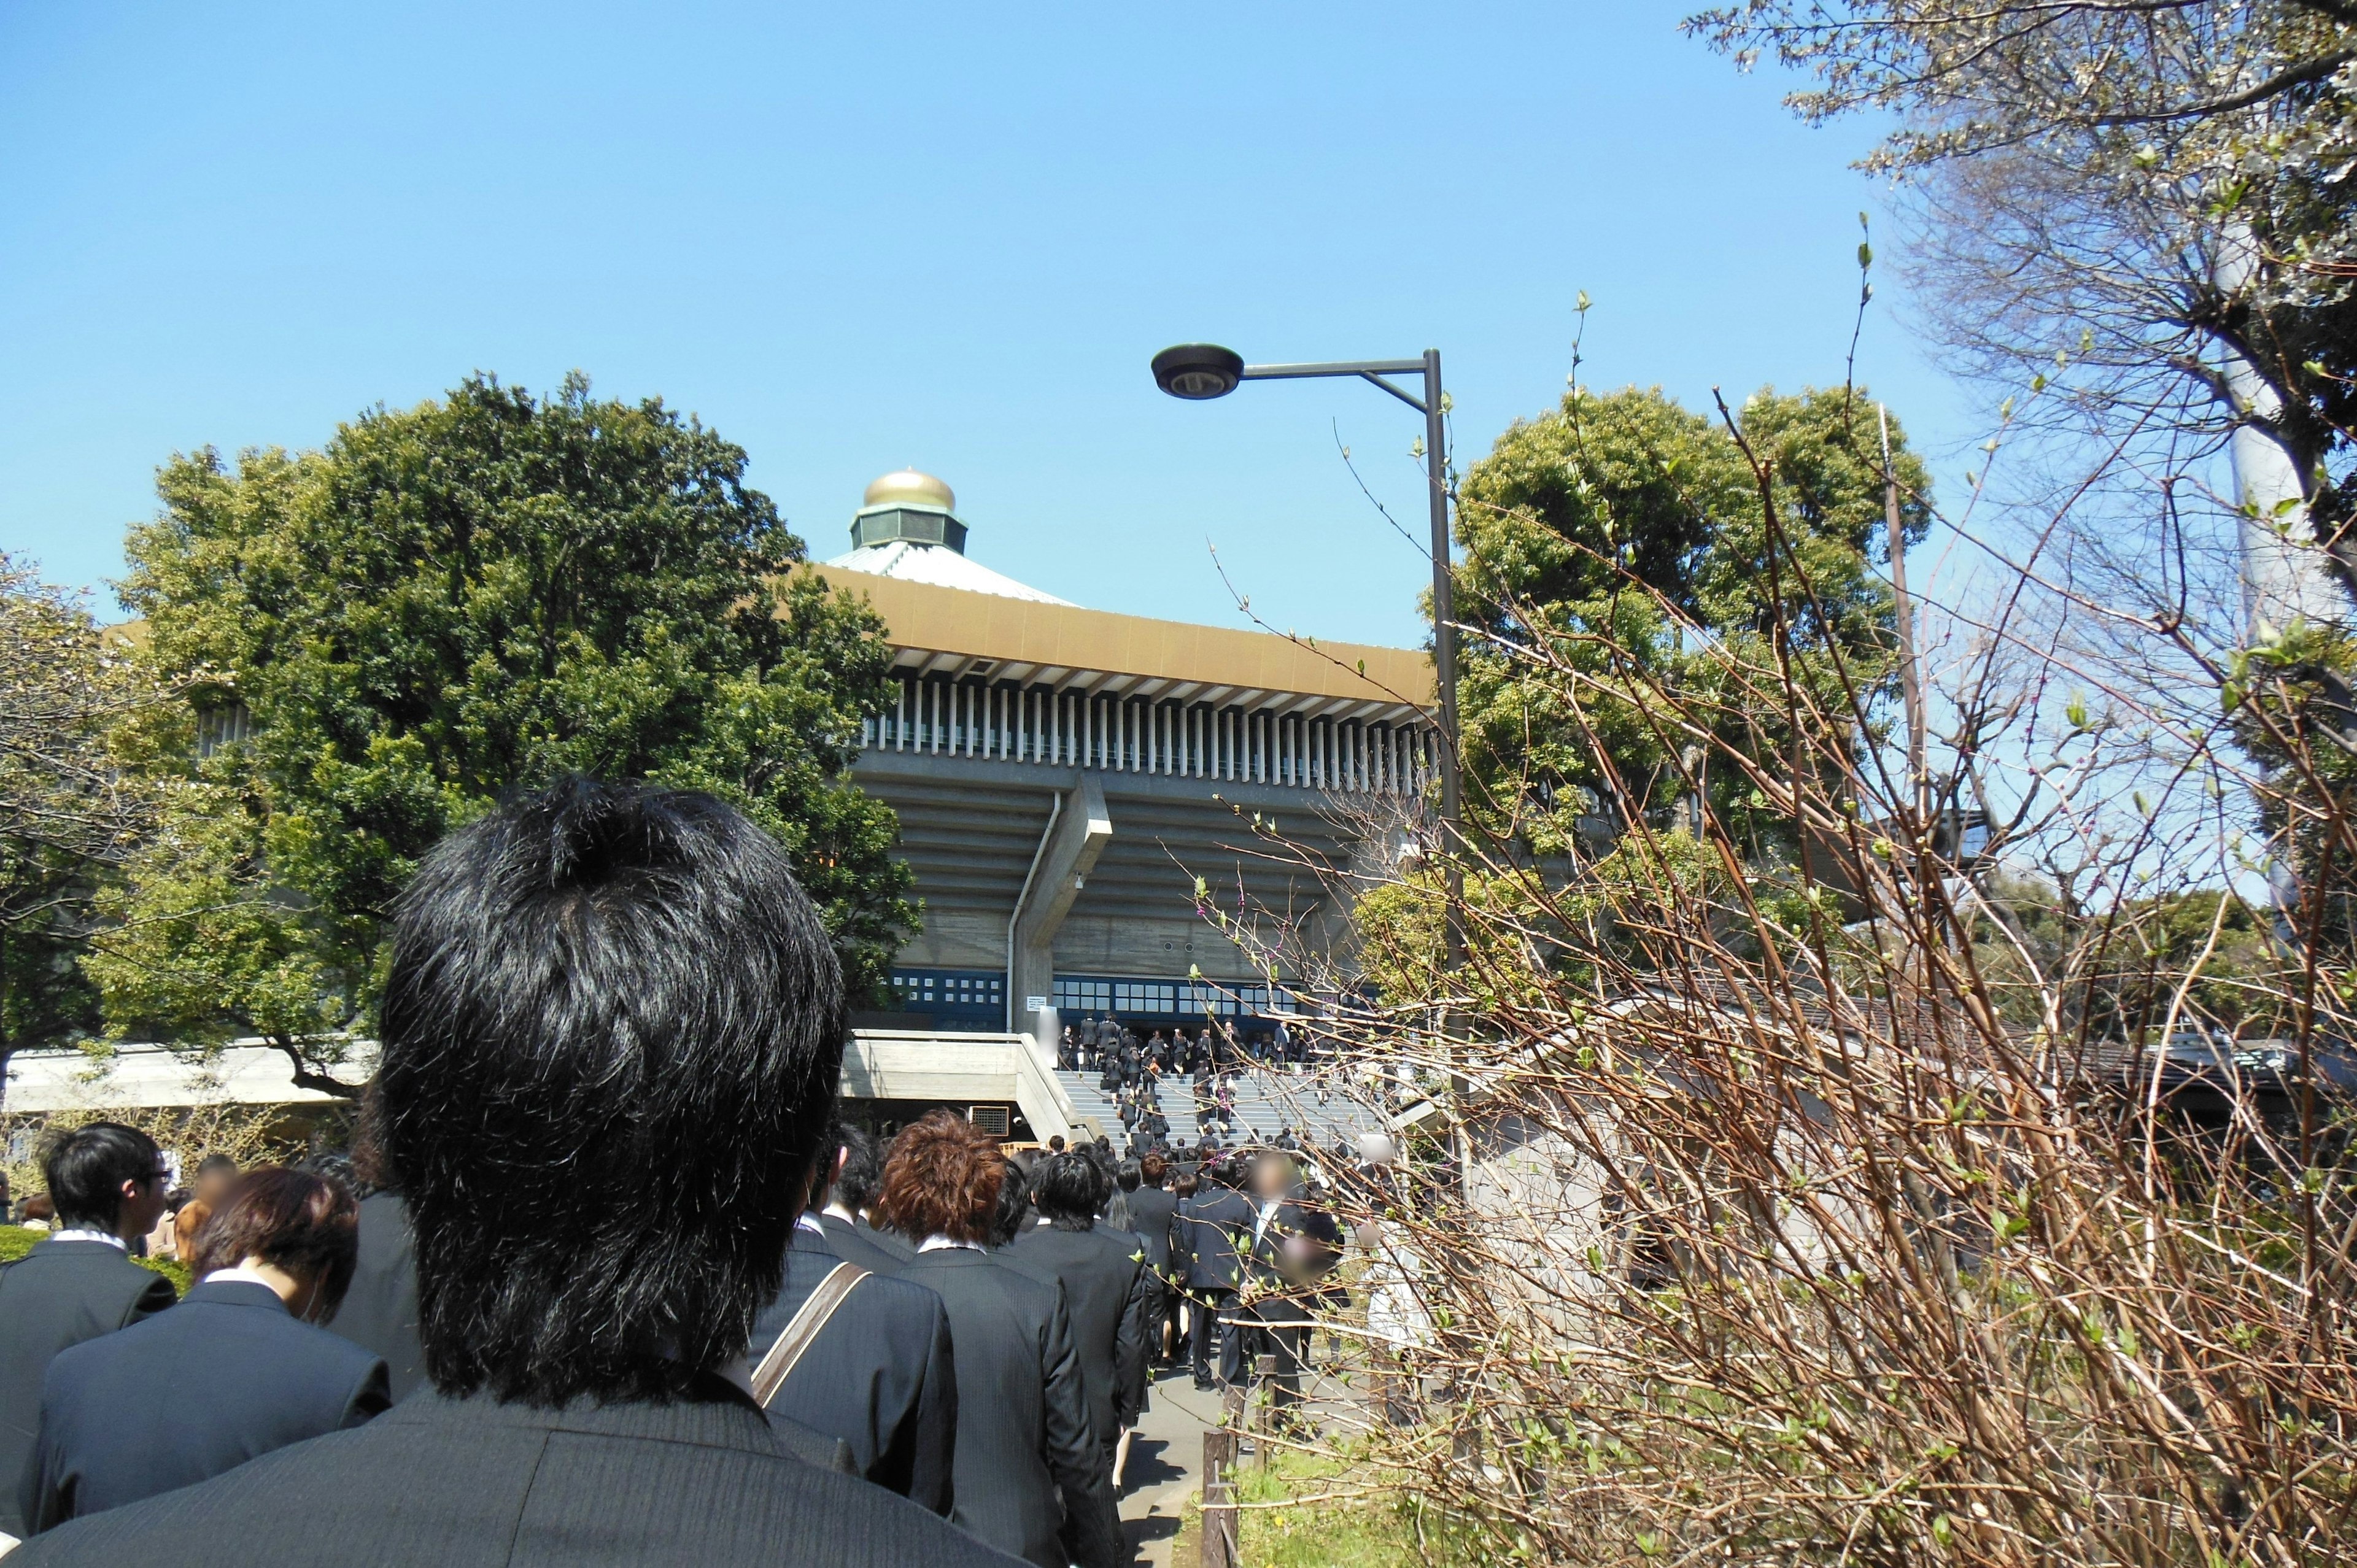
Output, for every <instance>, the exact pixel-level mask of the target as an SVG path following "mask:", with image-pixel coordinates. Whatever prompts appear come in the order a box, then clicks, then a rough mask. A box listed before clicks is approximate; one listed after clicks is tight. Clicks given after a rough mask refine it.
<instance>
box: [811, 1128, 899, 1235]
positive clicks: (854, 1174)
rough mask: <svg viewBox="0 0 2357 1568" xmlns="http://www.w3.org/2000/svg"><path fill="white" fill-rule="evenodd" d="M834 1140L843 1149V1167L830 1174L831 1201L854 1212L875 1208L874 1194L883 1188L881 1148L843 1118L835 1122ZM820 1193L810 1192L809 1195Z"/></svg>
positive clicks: (836, 1145)
mask: <svg viewBox="0 0 2357 1568" xmlns="http://www.w3.org/2000/svg"><path fill="white" fill-rule="evenodd" d="M834 1144H835V1147H836V1148H839V1149H841V1150H842V1151H843V1170H842V1173H841V1174H840V1175H838V1176H836V1177H835V1178H834V1201H835V1202H837V1203H839V1204H841V1205H843V1207H844V1208H847V1209H849V1210H850V1211H851V1212H852V1213H853V1214H855V1215H856V1214H859V1213H861V1212H863V1211H864V1210H866V1209H870V1208H875V1207H876V1195H877V1194H878V1193H880V1192H882V1191H883V1190H884V1153H883V1151H882V1150H880V1149H878V1148H877V1146H876V1140H875V1139H873V1138H871V1137H869V1136H868V1135H867V1133H866V1132H865V1131H864V1130H863V1129H861V1128H857V1127H854V1126H852V1125H851V1124H850V1123H849V1122H837V1123H835V1129H834ZM820 1196H822V1195H820V1194H816V1193H813V1194H812V1197H813V1198H817V1197H820Z"/></svg>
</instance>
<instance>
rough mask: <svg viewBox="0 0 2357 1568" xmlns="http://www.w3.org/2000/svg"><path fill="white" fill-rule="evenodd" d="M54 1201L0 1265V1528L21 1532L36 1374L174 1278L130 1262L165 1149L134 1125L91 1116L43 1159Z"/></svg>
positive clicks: (37, 1409)
mask: <svg viewBox="0 0 2357 1568" xmlns="http://www.w3.org/2000/svg"><path fill="white" fill-rule="evenodd" d="M41 1174H42V1176H44V1177H46V1178H47V1179H48V1184H49V1193H48V1196H49V1201H50V1202H51V1203H52V1204H53V1205H54V1206H55V1207H56V1210H57V1220H56V1225H55V1228H54V1229H53V1230H51V1231H50V1232H49V1236H48V1240H45V1241H43V1242H41V1243H40V1244H39V1245H38V1246H36V1247H35V1248H34V1249H33V1250H32V1251H29V1252H27V1253H26V1254H25V1255H24V1256H23V1257H21V1258H19V1259H17V1260H16V1262H13V1263H10V1264H8V1265H7V1266H6V1267H5V1268H0V1533H5V1534H7V1535H9V1536H21V1535H24V1534H25V1533H26V1532H27V1530H26V1520H25V1515H24V1506H23V1502H22V1499H21V1498H20V1496H19V1494H20V1493H21V1491H22V1490H23V1486H24V1480H25V1477H26V1473H27V1471H28V1470H29V1469H30V1468H31V1467H32V1463H33V1444H34V1442H35V1440H36V1439H37V1438H38V1436H39V1435H40V1428H41V1380H42V1379H43V1378H44V1377H46V1376H47V1375H48V1369H49V1362H50V1361H51V1360H53V1359H56V1357H57V1354H58V1352H59V1351H60V1350H65V1349H68V1348H71V1347H73V1346H76V1345H79V1344H81V1342H82V1341H83V1340H85V1339H95V1338H97V1337H99V1336H100V1335H102V1334H112V1333H113V1332H114V1331H115V1330H116V1329H118V1328H126V1327H128V1326H131V1325H132V1324H135V1323H136V1322H138V1321H139V1320H140V1319H141V1318H144V1317H151V1316H155V1315H156V1313H159V1312H161V1311H163V1310H164V1309H165V1308H166V1307H167V1306H170V1305H172V1304H173V1303H174V1301H175V1300H177V1299H178V1298H177V1297H176V1296H175V1295H174V1294H173V1291H172V1282H171V1281H169V1280H167V1279H166V1278H165V1277H164V1276H163V1275H161V1274H159V1273H155V1272H154V1271H152V1270H148V1269H143V1268H141V1267H140V1266H139V1265H138V1264H136V1263H135V1262H132V1261H131V1243H132V1242H133V1241H134V1240H136V1239H138V1238H139V1237H142V1236H145V1235H146V1234H147V1232H148V1231H150V1230H154V1229H155V1228H156V1220H158V1219H162V1218H163V1215H164V1155H163V1151H162V1150H160V1149H158V1148H157V1147H156V1140H155V1139H153V1138H150V1137H149V1136H148V1135H147V1134H146V1133H142V1132H140V1131H139V1130H138V1129H137V1128H135V1127H125V1126H124V1125H122V1124H121V1123H119V1122H91V1123H89V1124H88V1125H87V1126H82V1127H77V1128H75V1129H73V1131H71V1132H70V1133H65V1134H63V1135H62V1136H60V1137H59V1139H58V1140H57V1142H55V1143H54V1144H50V1145H49V1148H48V1152H47V1154H46V1155H44V1156H43V1158H42V1161H41Z"/></svg>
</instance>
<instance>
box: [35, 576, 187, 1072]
mask: <svg viewBox="0 0 2357 1568" xmlns="http://www.w3.org/2000/svg"><path fill="white" fill-rule="evenodd" d="M172 698H173V693H172V692H171V691H170V690H169V689H168V688H167V687H166V686H163V685H160V684H158V683H157V682H155V681H153V680H152V679H150V678H149V677H148V676H147V675H146V673H145V671H142V670H141V669H139V668H138V667H137V666H136V665H135V662H134V660H132V659H131V658H130V657H129V656H128V655H127V653H126V652H125V651H124V650H123V649H121V648H119V647H110V646H108V644H107V643H106V641H105V640H104V639H102V637H101V635H100V633H99V629H98V628H97V626H96V624H95V623H94V622H92V620H91V617H90V612H89V610H88V609H87V608H86V607H84V606H83V604H82V603H81V600H80V599H79V598H78V597H76V596H73V595H71V594H69V593H67V592H65V591H63V590H61V589H59V588H56V587H52V586H50V585H48V584H45V583H43V582H42V581H41V580H40V578H39V576H38V574H37V573H36V572H35V571H34V570H33V569H32V568H31V567H30V566H28V565H25V564H20V563H18V562H16V561H12V560H10V559H9V558H8V557H7V556H6V555H5V554H0V1072H5V1069H6V1067H7V1058H8V1057H9V1056H10V1054H11V1053H13V1052H14V1051H15V1050H16V1049H17V1048H18V1047H23V1046H27V1045H56V1044H61V1043H65V1042H67V1041H70V1040H73V1039H75V1038H77V1037H79V1036H86V1035H88V1034H89V1033H90V1032H91V1030H93V1029H94V1028H95V1027H96V1026H97V1025H98V1021H99V1020H98V1010H97V1005H96V1002H97V999H96V997H95V996H94V995H93V994H92V993H91V987H90V985H89V983H88V982H87V980H86V979H85V978H84V977H83V975H82V973H81V971H80V970H79V969H78V968H77V967H76V966H75V963H74V958H75V955H76V953H77V952H78V951H79V950H80V948H81V941H82V940H83V937H84V936H85V935H86V933H87V932H88V930H89V929H90V926H91V921H92V919H93V918H94V900H95V898H96V897H97V894H98V890H99V887H100V886H101V884H102V881H103V880H104V879H105V878H106V877H107V876H108V875H110V874H111V872H112V870H113V868H114V867H115V866H118V865H121V864H122V863H123V862H124V860H125V859H126V858H128V857H129V856H130V855H131V854H134V853H135V851H136V850H137V849H138V847H139V845H140V844H141V843H143V842H144V841H145V838H146V837H147V835H148V834H149V833H150V832H153V830H154V827H155V824H156V818H157V815H158V807H159V801H158V798H157V793H156V789H153V788H152V787H150V786H149V785H148V784H147V782H146V781H145V779H142V778H140V777H139V776H138V775H136V774H135V773H133V772H127V771H126V770H125V769H124V768H122V767H121V766H120V765H119V764H120V759H119V758H118V757H116V755H115V753H114V750H113V735H114V734H115V732H116V730H117V728H118V727H119V726H120V725H122V724H123V723H124V721H125V720H126V719H128V718H130V717H132V716H134V715H137V714H143V713H145V712H148V711H151V710H154V709H156V708H159V707H162V706H164V705H166V704H167V703H170V702H171V701H172Z"/></svg>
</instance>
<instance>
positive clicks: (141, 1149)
mask: <svg viewBox="0 0 2357 1568" xmlns="http://www.w3.org/2000/svg"><path fill="white" fill-rule="evenodd" d="M41 1175H42V1176H43V1178H44V1179H46V1180H47V1181H48V1185H49V1201H50V1202H51V1203H52V1204H54V1205H55V1206H56V1209H57V1224H58V1226H59V1229H60V1230H103V1231H105V1232H106V1233H107V1234H108V1235H110V1236H121V1237H124V1238H125V1239H128V1238H130V1237H133V1236H136V1235H140V1234H142V1233H144V1232H145V1230H147V1229H148V1227H150V1226H152V1225H154V1224H155V1223H156V1217H157V1216H158V1215H160V1214H162V1213H163V1212H164V1154H163V1151H162V1150H161V1149H158V1148H157V1147H156V1140H155V1139H153V1138H151V1137H149V1136H148V1135H147V1134H146V1133H142V1132H141V1131H139V1129H137V1128H136V1127H125V1126H124V1125H123V1124H122V1123H121V1122H89V1123H87V1124H85V1125H83V1126H80V1127H76V1128H74V1129H73V1130H71V1131H70V1132H67V1133H59V1135H58V1137H57V1139H56V1141H55V1142H53V1143H51V1144H49V1146H48V1151H47V1152H46V1153H45V1154H44V1155H42V1156H41Z"/></svg>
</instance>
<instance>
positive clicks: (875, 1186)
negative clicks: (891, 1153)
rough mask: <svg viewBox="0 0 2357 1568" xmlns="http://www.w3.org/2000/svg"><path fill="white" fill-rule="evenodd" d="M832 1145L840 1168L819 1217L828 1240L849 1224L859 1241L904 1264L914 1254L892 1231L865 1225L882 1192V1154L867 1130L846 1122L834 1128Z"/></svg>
mask: <svg viewBox="0 0 2357 1568" xmlns="http://www.w3.org/2000/svg"><path fill="white" fill-rule="evenodd" d="M835 1142H836V1144H837V1145H838V1147H840V1149H841V1150H842V1153H843V1165H842V1168H841V1169H839V1170H837V1171H836V1172H835V1174H834V1195H833V1197H831V1198H830V1199H829V1200H828V1202H827V1203H826V1205H825V1208H824V1211H823V1213H822V1214H821V1215H820V1217H819V1218H820V1223H822V1224H823V1225H824V1226H825V1227H826V1232H827V1234H828V1235H829V1236H830V1237H834V1238H838V1239H839V1238H840V1237H841V1236H842V1234H843V1231H842V1227H843V1226H844V1225H845V1224H848V1225H849V1226H851V1227H852V1229H853V1230H856V1231H857V1232H858V1235H859V1239H860V1240H863V1241H866V1243H868V1244H869V1245H870V1246H873V1247H876V1248H878V1249H880V1250H881V1251H884V1252H887V1253H888V1254H889V1255H891V1256H892V1257H894V1258H896V1259H898V1260H899V1262H903V1263H905V1262H908V1261H909V1259H911V1258H913V1257H915V1256H916V1255H917V1250H916V1249H915V1248H914V1247H911V1246H910V1245H909V1243H908V1242H906V1241H904V1240H901V1239H900V1238H899V1237H898V1236H895V1235H894V1234H892V1232H891V1231H889V1230H882V1229H880V1228H878V1227H877V1226H875V1225H872V1224H870V1223H868V1219H869V1216H870V1215H872V1214H873V1213H874V1212H875V1209H876V1198H877V1194H879V1193H880V1192H882V1191H883V1189H884V1151H883V1150H882V1149H881V1148H879V1147H878V1146H877V1143H876V1140H875V1139H874V1138H873V1137H871V1136H869V1135H868V1133H867V1132H866V1129H865V1128H861V1127H854V1126H852V1125H850V1124H849V1123H847V1122H837V1123H836V1124H835Z"/></svg>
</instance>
